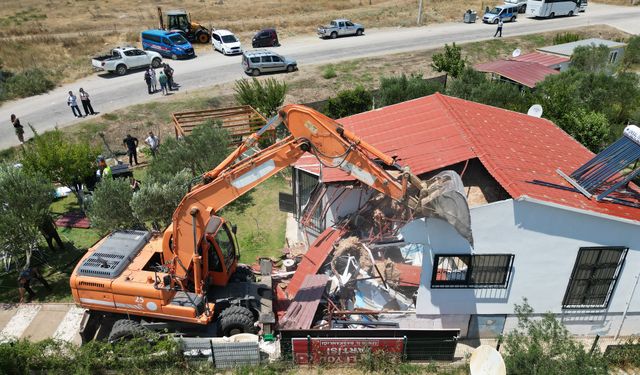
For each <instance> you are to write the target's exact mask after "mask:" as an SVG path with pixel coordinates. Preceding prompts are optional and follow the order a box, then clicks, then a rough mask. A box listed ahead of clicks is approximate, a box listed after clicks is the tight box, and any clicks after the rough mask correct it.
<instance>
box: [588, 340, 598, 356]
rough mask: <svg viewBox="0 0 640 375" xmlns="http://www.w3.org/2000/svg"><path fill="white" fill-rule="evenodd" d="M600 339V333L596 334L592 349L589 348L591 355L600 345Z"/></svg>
mask: <svg viewBox="0 0 640 375" xmlns="http://www.w3.org/2000/svg"><path fill="white" fill-rule="evenodd" d="M599 340H600V335H596V338H595V339H593V344H591V350H589V355H592V354H593V351H594V350H596V347H598V341H599Z"/></svg>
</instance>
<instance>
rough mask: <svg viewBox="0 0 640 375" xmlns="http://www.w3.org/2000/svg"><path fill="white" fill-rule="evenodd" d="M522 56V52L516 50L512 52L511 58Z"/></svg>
mask: <svg viewBox="0 0 640 375" xmlns="http://www.w3.org/2000/svg"><path fill="white" fill-rule="evenodd" d="M520 54H522V51H520V48H516V49H514V50H513V52H511V57H518V56H520Z"/></svg>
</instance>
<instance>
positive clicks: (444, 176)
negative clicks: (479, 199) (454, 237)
mask: <svg viewBox="0 0 640 375" xmlns="http://www.w3.org/2000/svg"><path fill="white" fill-rule="evenodd" d="M421 185H422V187H421V189H420V194H419V197H418V205H417V207H416V208H415V210H414V216H415V217H434V218H438V219H442V220H445V221H447V222H448V223H450V224H451V225H453V227H454V228H455V229H456V230H457V231H458V233H460V235H461V236H462V237H464V238H465V239H466V240H467V241H469V243H470V244H471V246H473V235H472V233H471V213H470V212H469V204H468V203H467V198H466V195H465V192H464V185H463V184H462V178H460V175H458V174H457V173H456V172H454V171H450V170H446V171H442V172H440V173H438V174H437V175H435V176H434V177H432V178H430V179H429V180H427V181H422V182H421Z"/></svg>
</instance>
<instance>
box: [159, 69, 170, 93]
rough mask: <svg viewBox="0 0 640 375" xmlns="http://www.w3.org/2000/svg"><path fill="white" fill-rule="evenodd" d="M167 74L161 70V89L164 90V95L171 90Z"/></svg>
mask: <svg viewBox="0 0 640 375" xmlns="http://www.w3.org/2000/svg"><path fill="white" fill-rule="evenodd" d="M167 81H168V80H167V76H166V75H165V74H164V72H160V89H161V90H162V95H169V90H168V89H167Z"/></svg>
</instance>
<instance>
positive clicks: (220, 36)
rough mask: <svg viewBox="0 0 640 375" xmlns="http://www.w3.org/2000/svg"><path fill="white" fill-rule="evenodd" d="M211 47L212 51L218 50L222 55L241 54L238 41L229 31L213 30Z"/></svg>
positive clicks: (240, 46)
mask: <svg viewBox="0 0 640 375" xmlns="http://www.w3.org/2000/svg"><path fill="white" fill-rule="evenodd" d="M211 45H212V46H213V49H214V50H218V51H220V52H222V54H224V55H235V54H240V53H242V45H240V41H239V40H238V38H236V36H235V35H233V33H232V32H231V31H229V30H223V29H220V30H213V31H212V32H211Z"/></svg>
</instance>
